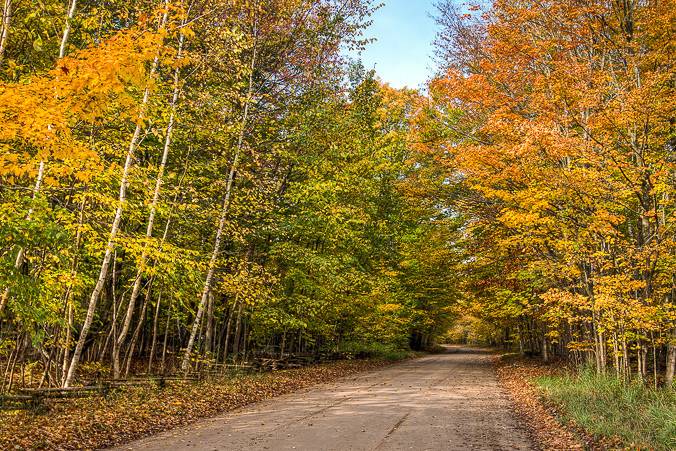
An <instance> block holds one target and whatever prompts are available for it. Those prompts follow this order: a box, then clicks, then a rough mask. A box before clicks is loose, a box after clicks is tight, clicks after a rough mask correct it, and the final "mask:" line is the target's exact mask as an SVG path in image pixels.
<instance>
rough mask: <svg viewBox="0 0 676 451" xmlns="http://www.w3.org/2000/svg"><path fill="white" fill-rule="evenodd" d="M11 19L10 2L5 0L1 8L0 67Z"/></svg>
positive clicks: (10, 0)
mask: <svg viewBox="0 0 676 451" xmlns="http://www.w3.org/2000/svg"><path fill="white" fill-rule="evenodd" d="M11 19H12V0H5V4H4V6H3V8H2V23H0V65H2V59H3V58H4V56H5V49H6V48H7V37H8V36H9V23H10V21H11Z"/></svg>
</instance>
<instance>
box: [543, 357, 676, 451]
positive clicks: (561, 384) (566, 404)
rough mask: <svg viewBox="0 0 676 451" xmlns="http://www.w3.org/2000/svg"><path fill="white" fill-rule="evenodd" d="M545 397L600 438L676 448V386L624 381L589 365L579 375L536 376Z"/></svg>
mask: <svg viewBox="0 0 676 451" xmlns="http://www.w3.org/2000/svg"><path fill="white" fill-rule="evenodd" d="M536 383H537V385H538V387H540V389H541V390H542V391H543V393H544V395H545V397H546V398H547V399H549V400H551V401H553V402H554V403H555V404H556V405H558V406H559V409H560V413H561V415H562V416H563V419H564V420H565V421H569V420H573V421H574V422H575V423H576V424H577V425H578V426H580V427H582V428H583V429H585V430H586V431H587V432H588V433H590V434H592V435H593V436H594V437H595V438H597V439H602V438H617V439H619V440H621V441H622V443H623V445H624V446H628V447H641V448H649V449H663V450H671V449H676V390H670V389H658V390H655V389H652V388H648V387H645V386H644V385H643V384H641V383H640V382H630V383H623V382H622V381H620V380H618V379H617V378H615V377H612V376H599V375H597V374H595V373H594V372H593V371H591V370H588V369H585V370H582V371H581V372H580V373H579V374H578V375H566V376H544V377H540V378H537V379H536Z"/></svg>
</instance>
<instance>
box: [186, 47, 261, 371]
mask: <svg viewBox="0 0 676 451" xmlns="http://www.w3.org/2000/svg"><path fill="white" fill-rule="evenodd" d="M255 65H256V46H255V43H254V49H253V55H252V57H251V66H250V73H249V86H248V92H247V97H246V100H245V103H244V113H243V114H242V122H241V124H240V131H239V138H238V140H237V148H236V150H235V157H234V159H233V161H232V165H231V166H230V173H229V174H228V182H227V184H226V187H225V198H224V199H223V206H222V208H221V215H220V218H219V220H218V228H217V230H216V238H215V240H214V248H213V252H212V253H211V259H210V260H209V266H208V270H207V276H206V279H205V280H204V288H203V289H202V296H201V297H200V302H199V304H198V306H197V314H196V315H195V320H194V321H193V324H192V329H191V331H190V338H189V339H188V345H187V347H186V350H185V354H184V356H183V361H182V363H181V370H182V371H184V372H185V371H187V370H188V367H189V365H190V355H191V353H192V348H193V346H194V345H195V337H196V336H197V331H198V329H199V327H200V324H201V323H202V316H203V315H204V307H205V305H206V302H207V299H208V297H209V292H210V291H211V284H212V281H213V278H214V271H215V269H216V261H217V260H218V254H219V253H220V251H221V241H222V239H223V229H224V228H225V221H226V219H227V216H228V210H229V209H230V197H231V195H232V186H233V182H234V180H235V174H236V173H237V167H238V165H239V158H240V154H241V152H242V146H243V144H244V132H245V129H246V124H247V121H248V119H249V104H250V102H251V95H252V93H253V71H254V68H255Z"/></svg>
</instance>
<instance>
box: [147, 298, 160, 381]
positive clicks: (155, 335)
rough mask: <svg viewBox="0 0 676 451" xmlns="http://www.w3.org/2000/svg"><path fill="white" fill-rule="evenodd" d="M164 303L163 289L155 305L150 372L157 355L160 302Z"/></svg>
mask: <svg viewBox="0 0 676 451" xmlns="http://www.w3.org/2000/svg"><path fill="white" fill-rule="evenodd" d="M161 303H162V291H161V290H160V294H158V295H157V305H156V306H155V315H154V316H153V338H152V342H151V344H150V356H149V357H148V374H150V372H151V369H152V367H153V357H155V345H156V344H157V320H158V319H159V317H160V304H161Z"/></svg>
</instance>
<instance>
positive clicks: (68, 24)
mask: <svg viewBox="0 0 676 451" xmlns="http://www.w3.org/2000/svg"><path fill="white" fill-rule="evenodd" d="M76 1H77V0H71V2H70V7H69V8H68V14H67V15H66V24H65V25H64V27H63V36H61V45H60V46H59V59H61V58H63V57H64V56H65V55H66V45H67V44H68V37H69V36H70V27H71V22H72V21H73V16H74V15H75V7H76Z"/></svg>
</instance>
